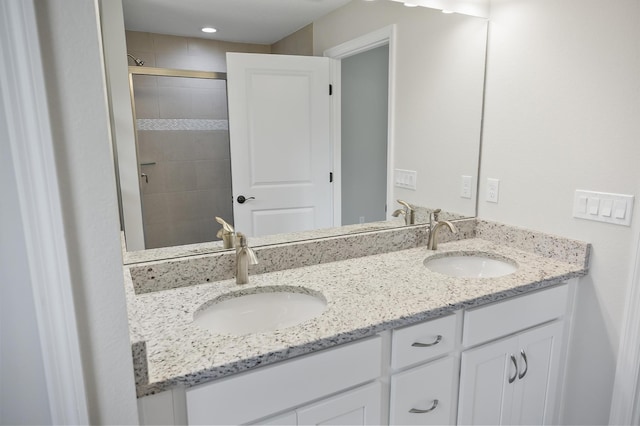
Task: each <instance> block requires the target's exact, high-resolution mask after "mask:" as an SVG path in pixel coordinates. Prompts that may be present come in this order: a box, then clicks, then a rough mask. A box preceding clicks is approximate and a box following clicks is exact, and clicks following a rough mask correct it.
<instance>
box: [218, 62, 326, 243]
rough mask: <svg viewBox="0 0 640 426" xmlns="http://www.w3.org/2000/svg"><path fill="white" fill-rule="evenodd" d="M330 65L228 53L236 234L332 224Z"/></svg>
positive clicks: (293, 230)
mask: <svg viewBox="0 0 640 426" xmlns="http://www.w3.org/2000/svg"><path fill="white" fill-rule="evenodd" d="M329 61H330V59H328V58H322V57H309V56H285V55H263V54H246V53H227V85H228V86H227V87H228V99H229V101H228V102H229V133H230V141H231V173H232V182H233V198H234V208H233V217H234V222H235V223H234V225H235V228H236V229H237V230H238V231H241V232H243V233H245V234H246V235H249V236H260V235H269V234H277V233H285V232H297V231H303V230H309V229H317V228H326V227H331V226H332V225H333V207H332V187H331V182H330V179H329V174H330V172H332V162H331V158H332V156H331V140H330V135H331V132H330V122H329V119H330V102H329V100H330V98H329ZM240 196H242V197H244V198H245V199H246V201H245V202H241V201H242V198H240V201H239V197H240Z"/></svg>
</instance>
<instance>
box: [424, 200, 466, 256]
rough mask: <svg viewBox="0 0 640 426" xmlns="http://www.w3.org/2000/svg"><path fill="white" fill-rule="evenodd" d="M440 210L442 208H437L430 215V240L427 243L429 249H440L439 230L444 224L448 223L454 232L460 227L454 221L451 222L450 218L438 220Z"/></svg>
mask: <svg viewBox="0 0 640 426" xmlns="http://www.w3.org/2000/svg"><path fill="white" fill-rule="evenodd" d="M440 212H441V210H440V209H437V210H434V211H433V212H432V213H431V214H430V215H429V241H428V243H427V248H428V249H429V250H437V249H438V232H439V231H440V228H442V227H443V226H445V225H446V226H447V227H448V228H449V230H450V231H451V232H453V233H454V234H457V233H458V229H457V228H456V226H455V225H454V224H453V223H451V222H449V221H448V220H438V216H439V215H440Z"/></svg>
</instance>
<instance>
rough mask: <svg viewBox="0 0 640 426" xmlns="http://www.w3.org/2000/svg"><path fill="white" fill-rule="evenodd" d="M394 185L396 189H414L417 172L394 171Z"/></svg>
mask: <svg viewBox="0 0 640 426" xmlns="http://www.w3.org/2000/svg"><path fill="white" fill-rule="evenodd" d="M394 175H395V176H394V184H395V186H397V187H398V188H405V189H413V190H415V189H416V184H417V181H418V172H416V171H415V170H403V169H395V173H394Z"/></svg>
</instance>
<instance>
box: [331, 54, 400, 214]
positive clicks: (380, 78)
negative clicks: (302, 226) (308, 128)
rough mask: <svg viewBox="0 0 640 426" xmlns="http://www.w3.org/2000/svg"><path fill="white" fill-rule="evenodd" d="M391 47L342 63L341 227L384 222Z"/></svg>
mask: <svg viewBox="0 0 640 426" xmlns="http://www.w3.org/2000/svg"><path fill="white" fill-rule="evenodd" d="M388 83H389V45H383V46H380V47H376V48H373V49H370V50H367V51H365V52H362V53H358V54H356V55H353V56H349V57H348V58H345V59H343V60H342V61H341V94H342V96H341V101H342V104H341V124H342V125H341V159H342V164H341V175H342V200H341V201H342V202H341V206H342V211H341V218H342V225H352V224H357V223H365V222H377V221H382V220H385V219H386V204H387V193H386V192H387V191H386V190H387V188H386V187H387V134H388V126H387V117H388V114H389V110H388V104H389V102H388V91H389V84H388Z"/></svg>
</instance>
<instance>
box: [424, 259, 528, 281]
mask: <svg viewBox="0 0 640 426" xmlns="http://www.w3.org/2000/svg"><path fill="white" fill-rule="evenodd" d="M424 266H426V267H427V269H429V270H431V271H433V272H437V273H439V274H443V275H447V276H450V277H457V278H495V277H501V276H504V275H509V274H512V273H514V272H515V271H516V270H517V269H518V265H517V264H516V263H515V262H514V261H513V260H511V259H507V258H497V257H496V256H494V255H491V256H490V255H488V254H480V253H446V254H444V255H442V256H433V257H428V258H426V259H425V260H424Z"/></svg>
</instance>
